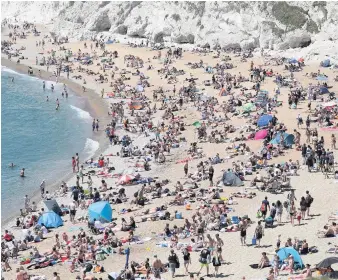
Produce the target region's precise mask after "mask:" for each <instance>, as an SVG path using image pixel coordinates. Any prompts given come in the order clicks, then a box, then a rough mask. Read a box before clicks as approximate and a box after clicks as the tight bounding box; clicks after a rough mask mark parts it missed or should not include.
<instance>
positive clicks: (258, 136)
mask: <svg viewBox="0 0 338 280" xmlns="http://www.w3.org/2000/svg"><path fill="white" fill-rule="evenodd" d="M267 135H268V131H267V130H266V129H262V130H260V131H258V132H256V134H255V140H262V139H264V138H265V137H266V136H267Z"/></svg>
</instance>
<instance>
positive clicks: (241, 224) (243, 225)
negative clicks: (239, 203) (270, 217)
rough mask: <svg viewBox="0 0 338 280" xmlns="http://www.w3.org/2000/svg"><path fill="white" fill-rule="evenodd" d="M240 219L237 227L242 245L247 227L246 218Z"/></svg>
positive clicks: (244, 242)
mask: <svg viewBox="0 0 338 280" xmlns="http://www.w3.org/2000/svg"><path fill="white" fill-rule="evenodd" d="M239 219H240V222H239V224H238V228H239V231H240V237H241V243H242V246H244V245H246V229H247V227H248V223H247V221H246V219H244V220H243V219H241V218H239Z"/></svg>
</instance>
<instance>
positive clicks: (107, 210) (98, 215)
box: [88, 201, 113, 222]
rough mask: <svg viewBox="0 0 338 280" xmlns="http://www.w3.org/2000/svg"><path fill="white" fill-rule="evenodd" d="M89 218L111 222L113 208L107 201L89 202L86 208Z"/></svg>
mask: <svg viewBox="0 0 338 280" xmlns="http://www.w3.org/2000/svg"><path fill="white" fill-rule="evenodd" d="M88 214H89V220H90V221H91V222H92V221H93V220H94V219H96V220H98V221H101V222H111V221H112V217H113V210H112V209H111V206H110V204H109V203H108V202H107V201H99V202H95V203H93V204H91V205H90V206H89V208H88Z"/></svg>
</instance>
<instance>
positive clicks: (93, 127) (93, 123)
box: [92, 119, 95, 131]
mask: <svg viewBox="0 0 338 280" xmlns="http://www.w3.org/2000/svg"><path fill="white" fill-rule="evenodd" d="M92 129H93V131H95V119H93V122H92Z"/></svg>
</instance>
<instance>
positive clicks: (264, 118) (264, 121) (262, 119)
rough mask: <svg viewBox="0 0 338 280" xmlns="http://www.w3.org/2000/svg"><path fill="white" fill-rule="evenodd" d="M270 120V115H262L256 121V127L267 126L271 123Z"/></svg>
mask: <svg viewBox="0 0 338 280" xmlns="http://www.w3.org/2000/svg"><path fill="white" fill-rule="evenodd" d="M271 120H272V116H271V115H263V116H261V117H260V118H259V119H258V121H257V126H258V127H263V126H267V125H268V124H269V122H271Z"/></svg>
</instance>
